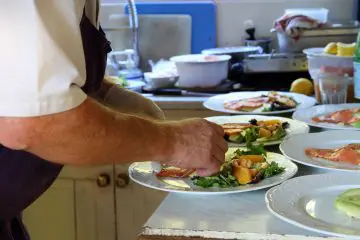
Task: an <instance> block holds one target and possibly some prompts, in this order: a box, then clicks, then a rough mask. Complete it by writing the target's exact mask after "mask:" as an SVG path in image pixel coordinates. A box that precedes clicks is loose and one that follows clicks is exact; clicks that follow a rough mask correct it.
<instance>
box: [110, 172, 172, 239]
mask: <svg viewBox="0 0 360 240" xmlns="http://www.w3.org/2000/svg"><path fill="white" fill-rule="evenodd" d="M116 173H117V176H116V177H117V180H120V184H117V183H116V182H117V181H115V186H116V191H115V192H116V208H117V232H118V239H117V240H136V238H137V234H138V233H140V232H141V228H142V227H143V226H144V224H145V223H146V221H147V220H148V219H149V217H150V216H151V214H152V213H153V212H154V211H155V210H156V208H157V207H158V206H159V205H160V203H161V202H162V200H163V199H164V198H165V196H166V193H164V192H160V191H155V190H152V189H148V188H144V187H142V186H140V185H138V184H136V183H134V182H129V184H128V185H126V184H125V185H126V186H124V185H123V184H122V183H123V182H124V180H123V179H124V176H125V175H124V173H127V166H126V167H123V166H116ZM125 182H126V180H125Z"/></svg>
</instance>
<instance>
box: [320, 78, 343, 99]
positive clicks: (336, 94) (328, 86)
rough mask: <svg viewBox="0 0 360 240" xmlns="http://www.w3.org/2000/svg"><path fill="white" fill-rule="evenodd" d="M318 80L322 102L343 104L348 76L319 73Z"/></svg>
mask: <svg viewBox="0 0 360 240" xmlns="http://www.w3.org/2000/svg"><path fill="white" fill-rule="evenodd" d="M318 82H319V88H320V95H321V103H323V104H343V103H346V101H347V97H348V96H347V92H348V85H349V77H346V76H339V75H335V74H325V73H323V74H319V75H318Z"/></svg>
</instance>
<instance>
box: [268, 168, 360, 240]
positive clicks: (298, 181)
mask: <svg viewBox="0 0 360 240" xmlns="http://www.w3.org/2000/svg"><path fill="white" fill-rule="evenodd" d="M359 188H360V175H359V174H348V173H341V174H338V173H337V174H320V175H310V176H304V177H298V178H294V179H290V180H288V181H286V182H284V183H283V184H281V185H279V186H277V187H274V188H272V189H270V190H269V191H268V192H267V193H266V196H265V201H266V205H267V207H268V209H269V211H270V212H271V213H272V214H274V215H275V216H276V217H278V218H280V219H281V220H283V221H286V222H288V223H290V224H293V225H295V226H297V227H300V228H303V229H307V230H310V231H314V232H318V233H321V234H326V235H330V236H336V237H344V238H347V239H360V219H359V218H357V217H358V216H359V215H358V214H359V201H360V195H359V191H360V190H359Z"/></svg>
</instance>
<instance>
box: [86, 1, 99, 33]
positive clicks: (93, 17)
mask: <svg viewBox="0 0 360 240" xmlns="http://www.w3.org/2000/svg"><path fill="white" fill-rule="evenodd" d="M99 12H100V2H99V0H86V1H85V5H84V13H85V14H86V16H87V17H88V18H89V19H90V21H91V22H92V24H93V25H94V26H96V28H99Z"/></svg>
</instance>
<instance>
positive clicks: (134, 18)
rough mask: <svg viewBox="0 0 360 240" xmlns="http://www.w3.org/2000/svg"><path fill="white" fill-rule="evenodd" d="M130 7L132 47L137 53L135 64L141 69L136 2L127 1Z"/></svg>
mask: <svg viewBox="0 0 360 240" xmlns="http://www.w3.org/2000/svg"><path fill="white" fill-rule="evenodd" d="M127 1H128V5H129V23H130V28H131V31H132V47H133V49H134V51H135V56H134V58H135V59H134V60H135V64H136V67H137V68H138V67H139V63H140V56H139V19H138V14H137V9H136V5H135V1H134V0H127Z"/></svg>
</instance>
